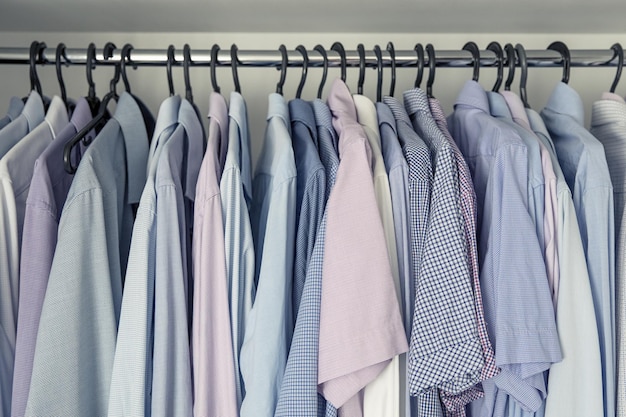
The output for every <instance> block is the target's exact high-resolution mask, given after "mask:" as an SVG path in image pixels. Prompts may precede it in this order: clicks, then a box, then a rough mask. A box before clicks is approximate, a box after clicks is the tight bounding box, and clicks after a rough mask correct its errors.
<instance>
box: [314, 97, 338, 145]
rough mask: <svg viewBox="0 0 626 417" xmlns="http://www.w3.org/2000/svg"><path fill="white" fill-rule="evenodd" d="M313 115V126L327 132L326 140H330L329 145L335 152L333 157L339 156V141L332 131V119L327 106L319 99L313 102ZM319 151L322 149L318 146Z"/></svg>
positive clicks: (335, 133)
mask: <svg viewBox="0 0 626 417" xmlns="http://www.w3.org/2000/svg"><path fill="white" fill-rule="evenodd" d="M313 113H314V114H315V125H316V126H317V128H318V129H320V130H321V131H326V132H328V138H330V140H331V142H332V143H331V145H332V147H333V149H334V150H335V155H339V144H338V143H337V142H338V141H339V140H338V138H337V132H335V129H333V117H332V115H331V114H330V109H329V108H328V105H327V104H326V103H324V102H323V101H322V100H320V99H319V98H316V99H315V100H313ZM319 137H320V140H323V135H322V134H320V135H319ZM319 149H322V146H321V144H320V146H319Z"/></svg>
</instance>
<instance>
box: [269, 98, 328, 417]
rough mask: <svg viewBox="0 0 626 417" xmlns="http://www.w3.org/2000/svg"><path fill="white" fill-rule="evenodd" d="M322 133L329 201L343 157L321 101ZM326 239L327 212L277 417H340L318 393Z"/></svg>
mask: <svg viewBox="0 0 626 417" xmlns="http://www.w3.org/2000/svg"><path fill="white" fill-rule="evenodd" d="M313 110H314V112H315V121H316V124H317V132H318V146H319V153H320V159H321V161H322V164H323V165H324V167H325V169H326V181H327V187H326V197H328V195H330V190H331V189H332V186H333V185H334V184H335V179H336V177H337V170H338V168H339V157H338V154H337V148H336V144H337V135H336V133H335V131H334V129H333V127H332V116H331V114H330V110H329V109H328V106H327V105H326V104H325V103H324V102H322V101H321V100H315V101H314V102H313ZM325 238H326V211H324V217H323V218H322V222H321V223H320V227H319V229H318V231H317V236H316V239H315V246H314V248H313V253H312V254H311V259H310V263H309V266H308V268H307V273H306V279H305V281H304V290H303V292H302V298H301V300H300V308H299V310H298V319H297V320H296V328H295V331H294V336H293V340H292V342H291V349H290V351H289V357H288V359H287V367H286V370H285V375H284V377H283V383H282V386H281V390H280V395H279V397H278V405H277V407H276V413H275V414H274V416H275V417H323V416H324V415H326V416H327V417H336V415H337V410H336V409H335V407H333V406H332V404H330V403H326V401H325V400H324V398H323V397H322V396H321V395H319V394H318V393H317V363H318V347H319V328H320V307H321V300H322V269H323V259H324V241H325Z"/></svg>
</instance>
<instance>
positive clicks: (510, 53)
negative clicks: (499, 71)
mask: <svg viewBox="0 0 626 417" xmlns="http://www.w3.org/2000/svg"><path fill="white" fill-rule="evenodd" d="M504 50H505V51H506V63H507V64H508V66H509V73H508V74H507V76H506V82H505V83H504V90H505V91H510V90H511V84H513V79H514V78H515V64H516V63H517V61H516V58H515V48H514V47H513V45H512V44H510V43H507V44H506V45H504Z"/></svg>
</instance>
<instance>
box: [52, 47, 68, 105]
mask: <svg viewBox="0 0 626 417" xmlns="http://www.w3.org/2000/svg"><path fill="white" fill-rule="evenodd" d="M61 59H63V60H64V61H65V63H66V65H67V63H68V62H69V60H68V59H67V56H66V55H65V44H64V43H63V42H61V43H60V44H59V45H58V46H57V50H56V54H55V60H54V64H55V66H56V70H57V80H58V81H59V90H60V91H61V99H62V100H63V103H65V108H66V109H69V105H68V103H67V90H66V89H65V81H63V71H62V70H61V65H62V64H63V63H62V62H61Z"/></svg>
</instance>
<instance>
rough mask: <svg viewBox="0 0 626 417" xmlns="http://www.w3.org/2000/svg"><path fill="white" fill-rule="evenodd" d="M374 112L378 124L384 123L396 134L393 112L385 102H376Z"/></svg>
mask: <svg viewBox="0 0 626 417" xmlns="http://www.w3.org/2000/svg"><path fill="white" fill-rule="evenodd" d="M376 114H377V116H378V124H379V125H380V126H382V125H384V124H386V125H387V126H389V127H390V128H391V130H393V134H394V135H395V136H398V131H397V129H396V119H394V117H393V113H392V112H391V109H390V108H389V106H388V105H386V104H385V103H376Z"/></svg>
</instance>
